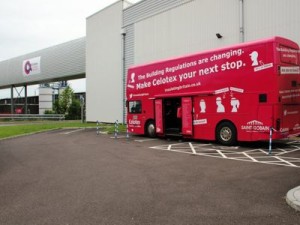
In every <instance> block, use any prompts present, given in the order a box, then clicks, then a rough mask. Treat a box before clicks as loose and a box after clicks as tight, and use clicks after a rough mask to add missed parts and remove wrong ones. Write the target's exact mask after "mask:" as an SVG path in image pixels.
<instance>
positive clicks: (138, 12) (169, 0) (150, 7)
mask: <svg viewBox="0 0 300 225" xmlns="http://www.w3.org/2000/svg"><path fill="white" fill-rule="evenodd" d="M191 1H194V0H160V1H157V0H144V1H141V2H138V3H136V4H134V5H133V6H130V7H128V8H127V9H125V10H124V16H123V26H124V27H125V26H128V25H130V24H133V23H136V22H138V21H140V20H142V19H145V18H147V17H149V16H153V15H156V14H159V13H161V12H164V11H167V10H169V9H171V8H173V7H177V6H180V5H182V4H185V3H188V2H191Z"/></svg>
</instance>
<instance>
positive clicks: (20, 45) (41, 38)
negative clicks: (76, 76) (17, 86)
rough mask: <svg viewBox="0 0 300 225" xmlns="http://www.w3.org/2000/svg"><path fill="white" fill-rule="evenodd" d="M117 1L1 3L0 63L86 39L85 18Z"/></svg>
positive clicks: (11, 0) (18, 0)
mask: <svg viewBox="0 0 300 225" xmlns="http://www.w3.org/2000/svg"><path fill="white" fill-rule="evenodd" d="M117 1H118V0H0V61H3V60H6V59H10V58H13V57H17V56H20V55H24V54H27V53H30V52H34V51H37V50H41V49H44V48H47V47H51V46H53V45H57V44H61V43H64V42H67V41H70V40H73V39H76V38H80V37H83V36H85V35H86V33H85V32H86V29H85V25H86V17H88V16H90V15H92V14H94V13H96V12H98V11H99V10H101V9H103V8H105V7H107V6H109V5H111V4H112V3H114V2H117ZM138 1H140V0H130V2H138ZM0 82H1V81H0ZM0 94H1V93H0Z"/></svg>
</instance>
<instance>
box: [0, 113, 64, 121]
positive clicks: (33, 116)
mask: <svg viewBox="0 0 300 225" xmlns="http://www.w3.org/2000/svg"><path fill="white" fill-rule="evenodd" d="M1 119H11V120H64V119H65V115H64V114H44V115H39V114H0V120H1Z"/></svg>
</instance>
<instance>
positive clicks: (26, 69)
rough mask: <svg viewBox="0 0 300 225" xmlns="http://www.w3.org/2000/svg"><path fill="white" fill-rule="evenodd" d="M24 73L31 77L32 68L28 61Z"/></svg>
mask: <svg viewBox="0 0 300 225" xmlns="http://www.w3.org/2000/svg"><path fill="white" fill-rule="evenodd" d="M24 71H25V73H26V74H27V75H29V73H30V72H31V71H32V68H31V63H30V62H29V61H27V62H26V63H25V65H24Z"/></svg>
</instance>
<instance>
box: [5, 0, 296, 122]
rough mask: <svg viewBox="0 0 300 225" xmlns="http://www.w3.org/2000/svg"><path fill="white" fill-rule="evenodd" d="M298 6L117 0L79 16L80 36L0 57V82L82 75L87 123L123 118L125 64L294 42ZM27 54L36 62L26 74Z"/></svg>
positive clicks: (226, 0) (277, 0) (259, 0)
mask: <svg viewBox="0 0 300 225" xmlns="http://www.w3.org/2000/svg"><path fill="white" fill-rule="evenodd" d="M299 8H300V1H298V0H289V1H282V0H160V1H157V0H142V1H140V2H138V3H136V4H130V3H129V2H128V1H118V2H116V3H114V4H112V5H110V6H108V7H106V8H104V9H102V10H100V11H99V12H96V13H95V14H93V15H91V16H89V17H88V18H87V19H86V24H87V28H86V29H87V30H86V37H85V38H82V39H78V40H77V41H75V42H74V41H72V42H70V43H65V44H63V45H61V46H56V47H55V49H51V48H49V49H44V50H41V51H39V52H35V53H32V54H29V55H25V56H21V57H19V58H16V59H12V60H8V61H4V62H0V79H1V80H0V88H4V87H5V88H7V87H13V86H18V85H19V86H20V85H27V84H29V83H30V84H31V83H42V82H44V81H45V80H46V81H56V80H62V79H64V80H67V79H73V78H79V77H86V119H87V121H91V122H92V121H97V120H98V121H103V122H114V121H115V120H118V121H120V122H125V116H126V107H125V106H126V104H125V103H126V99H125V80H126V71H127V69H128V68H129V67H130V66H132V65H137V64H143V63H148V62H153V61H157V60H160V59H164V58H169V57H176V56H181V55H186V54H190V53H196V52H199V51H203V50H208V49H213V48H219V47H223V46H227V45H232V44H236V43H241V42H246V41H251V40H256V39H260V38H266V37H270V36H283V37H286V38H289V39H291V40H293V41H295V42H297V43H299V44H300V27H299V24H300V14H299V12H298V9H299ZM72 44H73V45H72ZM76 46H77V47H76ZM65 47H66V48H65ZM62 48H64V49H62ZM76 49H77V50H78V51H75V52H74V50H76ZM50 50H51V51H50ZM63 54H64V55H63ZM50 56H51V57H50ZM26 59H36V60H37V61H38V62H40V64H39V65H40V67H41V68H40V70H38V71H37V73H36V74H34V75H32V76H29V78H28V77H26V76H24V75H22V68H24V66H26V65H24V62H25V61H26ZM25 63H26V62H25ZM13 77H18V78H16V79H15V78H13ZM20 77H21V78H20Z"/></svg>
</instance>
